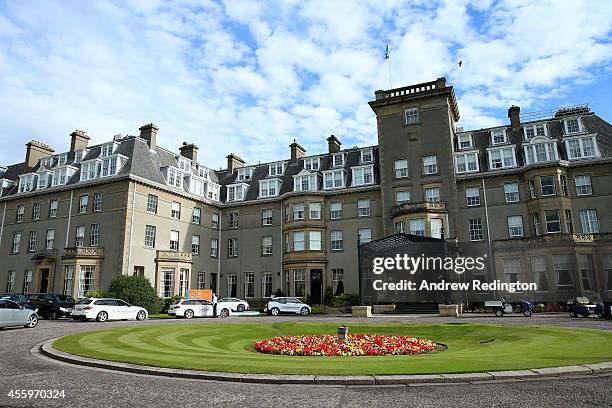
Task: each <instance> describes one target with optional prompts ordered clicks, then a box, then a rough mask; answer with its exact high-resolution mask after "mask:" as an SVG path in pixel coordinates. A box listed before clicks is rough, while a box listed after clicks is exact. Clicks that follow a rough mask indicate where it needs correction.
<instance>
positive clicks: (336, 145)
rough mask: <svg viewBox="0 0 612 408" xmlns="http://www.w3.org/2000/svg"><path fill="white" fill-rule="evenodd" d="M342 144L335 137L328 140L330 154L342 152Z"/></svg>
mask: <svg viewBox="0 0 612 408" xmlns="http://www.w3.org/2000/svg"><path fill="white" fill-rule="evenodd" d="M341 144H342V142H340V140H338V138H337V137H336V136H334V135H331V136H330V137H328V138H327V147H328V148H329V153H338V152H339V151H340V145H341Z"/></svg>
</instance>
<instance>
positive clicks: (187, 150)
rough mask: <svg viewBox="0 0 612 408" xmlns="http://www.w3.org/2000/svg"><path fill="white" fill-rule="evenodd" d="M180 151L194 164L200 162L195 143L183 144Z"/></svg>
mask: <svg viewBox="0 0 612 408" xmlns="http://www.w3.org/2000/svg"><path fill="white" fill-rule="evenodd" d="M179 150H180V151H181V156H183V157H186V158H188V159H191V161H192V162H193V163H194V164H195V163H197V162H198V146H196V145H194V144H193V143H187V142H183V145H182V146H181V147H180V148H179Z"/></svg>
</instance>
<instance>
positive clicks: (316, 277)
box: [310, 269, 323, 304]
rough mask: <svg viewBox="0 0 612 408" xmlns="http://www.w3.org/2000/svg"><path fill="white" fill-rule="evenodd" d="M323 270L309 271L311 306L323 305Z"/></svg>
mask: <svg viewBox="0 0 612 408" xmlns="http://www.w3.org/2000/svg"><path fill="white" fill-rule="evenodd" d="M322 295H323V270H322V269H311V270H310V299H312V303H313V304H321V303H323V296H322Z"/></svg>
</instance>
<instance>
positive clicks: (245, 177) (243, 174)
mask: <svg viewBox="0 0 612 408" xmlns="http://www.w3.org/2000/svg"><path fill="white" fill-rule="evenodd" d="M251 170H252V169H251V168H250V167H246V168H245V167H243V168H240V169H238V177H237V180H238V181H249V180H250V179H251Z"/></svg>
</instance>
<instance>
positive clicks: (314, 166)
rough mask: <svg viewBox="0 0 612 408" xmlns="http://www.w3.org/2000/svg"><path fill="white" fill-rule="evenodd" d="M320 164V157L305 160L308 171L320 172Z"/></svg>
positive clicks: (305, 167)
mask: <svg viewBox="0 0 612 408" xmlns="http://www.w3.org/2000/svg"><path fill="white" fill-rule="evenodd" d="M319 168H320V162H319V158H318V157H310V158H308V159H304V169H306V170H319Z"/></svg>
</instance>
